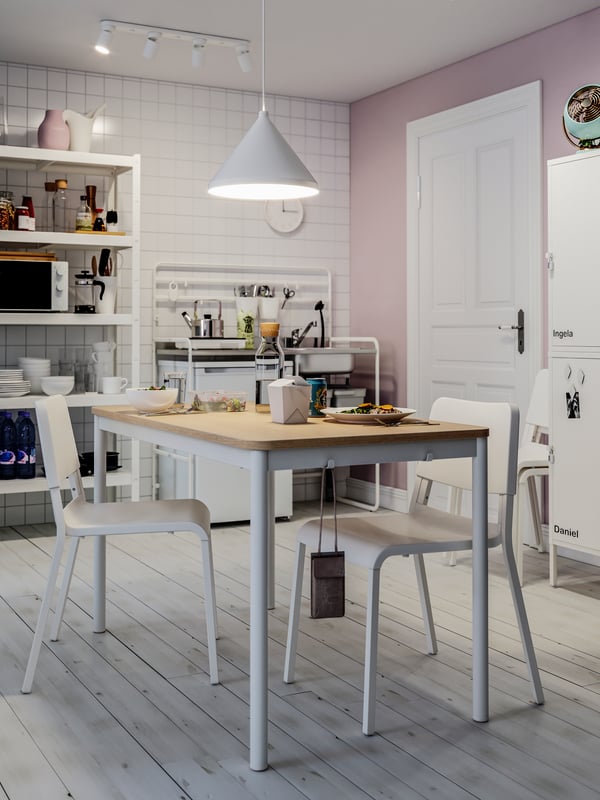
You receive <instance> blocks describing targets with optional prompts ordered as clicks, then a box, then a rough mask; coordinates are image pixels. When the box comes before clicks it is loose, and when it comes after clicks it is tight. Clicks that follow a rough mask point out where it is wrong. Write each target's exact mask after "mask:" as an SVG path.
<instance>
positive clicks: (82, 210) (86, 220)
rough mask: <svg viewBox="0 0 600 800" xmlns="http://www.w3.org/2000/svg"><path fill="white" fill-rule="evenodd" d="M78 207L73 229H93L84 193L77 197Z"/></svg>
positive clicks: (90, 213)
mask: <svg viewBox="0 0 600 800" xmlns="http://www.w3.org/2000/svg"><path fill="white" fill-rule="evenodd" d="M79 201H80V202H79V207H78V209H77V214H76V215H75V230H76V231H91V230H93V223H92V212H91V210H90V207H89V206H88V204H87V201H86V198H85V195H84V194H82V195H81V196H80V197H79Z"/></svg>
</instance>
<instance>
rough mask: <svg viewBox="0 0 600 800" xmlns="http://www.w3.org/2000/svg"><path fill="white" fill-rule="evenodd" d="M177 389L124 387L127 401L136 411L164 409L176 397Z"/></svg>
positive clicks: (171, 403) (170, 404) (169, 405)
mask: <svg viewBox="0 0 600 800" xmlns="http://www.w3.org/2000/svg"><path fill="white" fill-rule="evenodd" d="M178 391H179V390H178V389H143V388H133V389H132V388H128V389H125V394H126V396H127V402H128V403H129V405H132V406H133V407H134V408H137V409H138V411H164V410H165V409H167V408H170V407H171V406H172V405H173V403H174V402H175V400H176V399H177V392H178Z"/></svg>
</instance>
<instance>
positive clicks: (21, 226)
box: [15, 206, 29, 231]
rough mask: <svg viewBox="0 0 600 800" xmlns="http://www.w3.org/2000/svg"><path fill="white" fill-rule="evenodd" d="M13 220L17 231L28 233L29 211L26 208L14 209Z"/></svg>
mask: <svg viewBox="0 0 600 800" xmlns="http://www.w3.org/2000/svg"><path fill="white" fill-rule="evenodd" d="M15 220H16V229H17V230H18V231H29V209H28V208H27V206H17V207H16V209H15Z"/></svg>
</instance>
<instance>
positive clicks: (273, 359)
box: [254, 322, 284, 411]
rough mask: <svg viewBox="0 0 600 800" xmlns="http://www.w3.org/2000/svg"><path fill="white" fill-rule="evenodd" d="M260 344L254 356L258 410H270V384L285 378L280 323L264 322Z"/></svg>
mask: <svg viewBox="0 0 600 800" xmlns="http://www.w3.org/2000/svg"><path fill="white" fill-rule="evenodd" d="M260 336H261V340H260V345H259V347H258V350H257V351H256V355H255V357H254V364H255V367H256V410H257V411H269V410H270V406H269V392H268V386H269V384H270V383H272V382H273V381H276V380H278V379H279V378H283V371H284V355H283V350H282V349H281V344H280V343H279V323H278V322H263V323H262V324H261V326H260Z"/></svg>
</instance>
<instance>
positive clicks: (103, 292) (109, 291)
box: [94, 276, 117, 314]
mask: <svg viewBox="0 0 600 800" xmlns="http://www.w3.org/2000/svg"><path fill="white" fill-rule="evenodd" d="M95 284H96V287H95V300H94V304H95V306H96V312H97V313H98V314H114V313H115V304H116V299H117V278H116V276H111V277H107V276H105V277H103V278H99V279H98V280H97V281H95Z"/></svg>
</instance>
